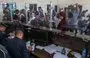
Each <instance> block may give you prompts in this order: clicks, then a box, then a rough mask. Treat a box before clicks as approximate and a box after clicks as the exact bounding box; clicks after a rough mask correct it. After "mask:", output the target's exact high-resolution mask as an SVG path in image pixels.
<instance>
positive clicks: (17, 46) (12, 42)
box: [7, 30, 29, 58]
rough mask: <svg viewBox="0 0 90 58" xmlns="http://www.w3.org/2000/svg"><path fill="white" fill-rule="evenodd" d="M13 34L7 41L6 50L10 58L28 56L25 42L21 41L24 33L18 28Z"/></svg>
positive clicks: (27, 57) (25, 57) (24, 57)
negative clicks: (13, 36)
mask: <svg viewBox="0 0 90 58" xmlns="http://www.w3.org/2000/svg"><path fill="white" fill-rule="evenodd" d="M15 35H16V36H15V38H13V39H9V40H8V43H7V45H8V46H7V50H8V52H9V54H10V56H11V58H29V53H28V51H27V48H26V44H25V42H24V41H23V36H24V33H23V32H22V31H21V30H18V31H16V34H15Z"/></svg>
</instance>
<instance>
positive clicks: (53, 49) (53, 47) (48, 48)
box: [44, 44, 63, 54]
mask: <svg viewBox="0 0 90 58" xmlns="http://www.w3.org/2000/svg"><path fill="white" fill-rule="evenodd" d="M62 49H63V47H60V46H56V45H54V44H52V45H48V46H46V47H44V50H45V51H46V52H48V53H49V54H53V53H55V52H56V51H59V52H61V50H62Z"/></svg>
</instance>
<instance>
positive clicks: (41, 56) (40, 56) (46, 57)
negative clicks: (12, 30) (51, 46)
mask: <svg viewBox="0 0 90 58" xmlns="http://www.w3.org/2000/svg"><path fill="white" fill-rule="evenodd" d="M32 54H33V55H35V56H36V57H37V58H53V55H50V54H49V53H47V52H45V51H44V50H39V49H36V50H35V51H34V52H32Z"/></svg>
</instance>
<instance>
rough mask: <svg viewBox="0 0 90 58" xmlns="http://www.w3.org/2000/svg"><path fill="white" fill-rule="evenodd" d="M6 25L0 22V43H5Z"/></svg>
mask: <svg viewBox="0 0 90 58" xmlns="http://www.w3.org/2000/svg"><path fill="white" fill-rule="evenodd" d="M5 30H6V26H5V24H0V44H2V45H4V46H5V45H6V39H5V38H7V37H8V35H7V34H6V33H5Z"/></svg>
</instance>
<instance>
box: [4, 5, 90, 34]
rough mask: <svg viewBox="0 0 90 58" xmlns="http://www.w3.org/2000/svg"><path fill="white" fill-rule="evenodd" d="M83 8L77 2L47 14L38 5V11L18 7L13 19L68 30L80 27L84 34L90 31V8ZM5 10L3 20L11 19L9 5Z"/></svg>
mask: <svg viewBox="0 0 90 58" xmlns="http://www.w3.org/2000/svg"><path fill="white" fill-rule="evenodd" d="M82 8H83V6H82V5H79V4H75V5H69V6H68V7H65V8H60V10H59V11H56V10H55V8H53V9H51V10H50V11H48V10H47V12H46V13H45V14H44V11H43V9H42V7H41V6H40V7H38V10H37V11H36V10H35V11H34V10H32V9H29V10H28V11H27V10H25V9H22V10H18V9H16V10H15V11H14V12H13V13H14V14H13V21H20V22H22V23H26V24H30V25H34V26H45V27H52V28H56V29H61V30H62V31H66V30H67V29H78V30H80V31H81V34H82V33H87V32H89V31H90V30H89V29H90V27H89V26H90V20H89V19H90V16H89V14H88V15H86V13H87V12H88V10H82ZM3 12H4V14H5V15H4V18H3V20H10V19H11V18H10V16H9V15H10V10H9V8H8V5H7V7H6V8H5V9H4V11H3ZM50 24H51V25H50ZM87 34H89V33H87Z"/></svg>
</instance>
